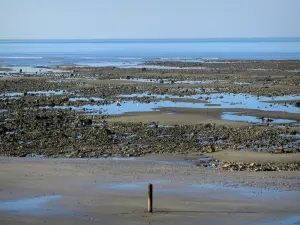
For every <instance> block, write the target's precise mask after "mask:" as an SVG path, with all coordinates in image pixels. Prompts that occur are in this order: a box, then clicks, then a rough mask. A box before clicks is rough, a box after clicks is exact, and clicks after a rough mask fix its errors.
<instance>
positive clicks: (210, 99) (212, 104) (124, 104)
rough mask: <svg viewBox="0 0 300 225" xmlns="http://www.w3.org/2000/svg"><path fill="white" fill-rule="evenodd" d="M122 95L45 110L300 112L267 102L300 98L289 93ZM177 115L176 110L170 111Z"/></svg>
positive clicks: (252, 119)
mask: <svg viewBox="0 0 300 225" xmlns="http://www.w3.org/2000/svg"><path fill="white" fill-rule="evenodd" d="M119 97H121V98H127V99H129V100H124V101H121V102H114V103H110V104H106V105H102V104H101V105H95V104H93V105H91V104H86V105H82V106H78V107H75V106H55V107H49V106H47V107H42V108H44V109H64V110H75V111H79V112H87V113H92V114H96V115H99V114H103V115H111V114H112V115H120V114H124V113H132V112H151V111H160V108H164V107H167V108H199V109H209V108H226V109H236V108H238V109H251V110H263V111H273V112H277V111H281V112H287V113H300V108H298V107H295V106H294V105H282V104H279V103H268V102H267V101H274V100H283V99H285V100H296V99H300V96H298V95H288V96H279V97H270V98H269V97H257V96H253V95H247V94H228V93H213V94H198V95H192V96H179V95H157V94H149V93H143V94H131V95H120V96H119ZM144 97H148V98H149V97H151V98H153V99H154V100H155V101H154V102H141V101H137V100H130V98H133V99H137V98H144ZM170 98H176V99H179V100H180V99H183V101H182V102H180V101H176V102H173V101H171V100H169V99H170ZM89 99H93V98H73V99H72V100H71V101H80V100H82V101H85V100H89ZM184 99H197V100H199V99H200V100H203V101H207V102H206V103H199V102H184ZM94 101H102V99H101V98H95V99H94ZM167 113H171V114H174V113H175V114H176V112H173V111H171V112H167ZM222 119H227V120H236V121H246V122H250V123H259V122H260V119H258V118H256V117H253V116H245V115H240V114H235V113H224V114H223V115H222ZM269 119H270V122H271V123H294V122H297V121H295V120H287V119H273V118H269Z"/></svg>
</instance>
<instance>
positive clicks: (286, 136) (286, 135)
mask: <svg viewBox="0 0 300 225" xmlns="http://www.w3.org/2000/svg"><path fill="white" fill-rule="evenodd" d="M280 136H281V137H285V138H291V139H300V134H280Z"/></svg>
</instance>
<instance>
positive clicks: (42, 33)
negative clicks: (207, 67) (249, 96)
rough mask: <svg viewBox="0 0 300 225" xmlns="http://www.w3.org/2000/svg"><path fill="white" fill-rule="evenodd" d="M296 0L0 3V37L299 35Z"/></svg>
mask: <svg viewBox="0 0 300 225" xmlns="http://www.w3.org/2000/svg"><path fill="white" fill-rule="evenodd" d="M299 10H300V0H0V38H1V39H3V38H205V37H215V38H218V37H300V25H299V21H300V12H299Z"/></svg>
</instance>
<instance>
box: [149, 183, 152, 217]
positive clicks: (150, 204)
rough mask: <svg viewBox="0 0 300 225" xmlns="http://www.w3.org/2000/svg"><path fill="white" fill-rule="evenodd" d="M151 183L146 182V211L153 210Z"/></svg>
mask: <svg viewBox="0 0 300 225" xmlns="http://www.w3.org/2000/svg"><path fill="white" fill-rule="evenodd" d="M152 207H153V185H152V184H148V212H149V213H152V212H153V208H152Z"/></svg>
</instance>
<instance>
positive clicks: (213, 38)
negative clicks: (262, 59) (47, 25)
mask: <svg viewBox="0 0 300 225" xmlns="http://www.w3.org/2000/svg"><path fill="white" fill-rule="evenodd" d="M201 39H202V40H207V39H210V40H217V39H300V36H299V37H199V38H198V37H196V38H193V37H192V38H180V37H164V38H0V41H3V40H201Z"/></svg>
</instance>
